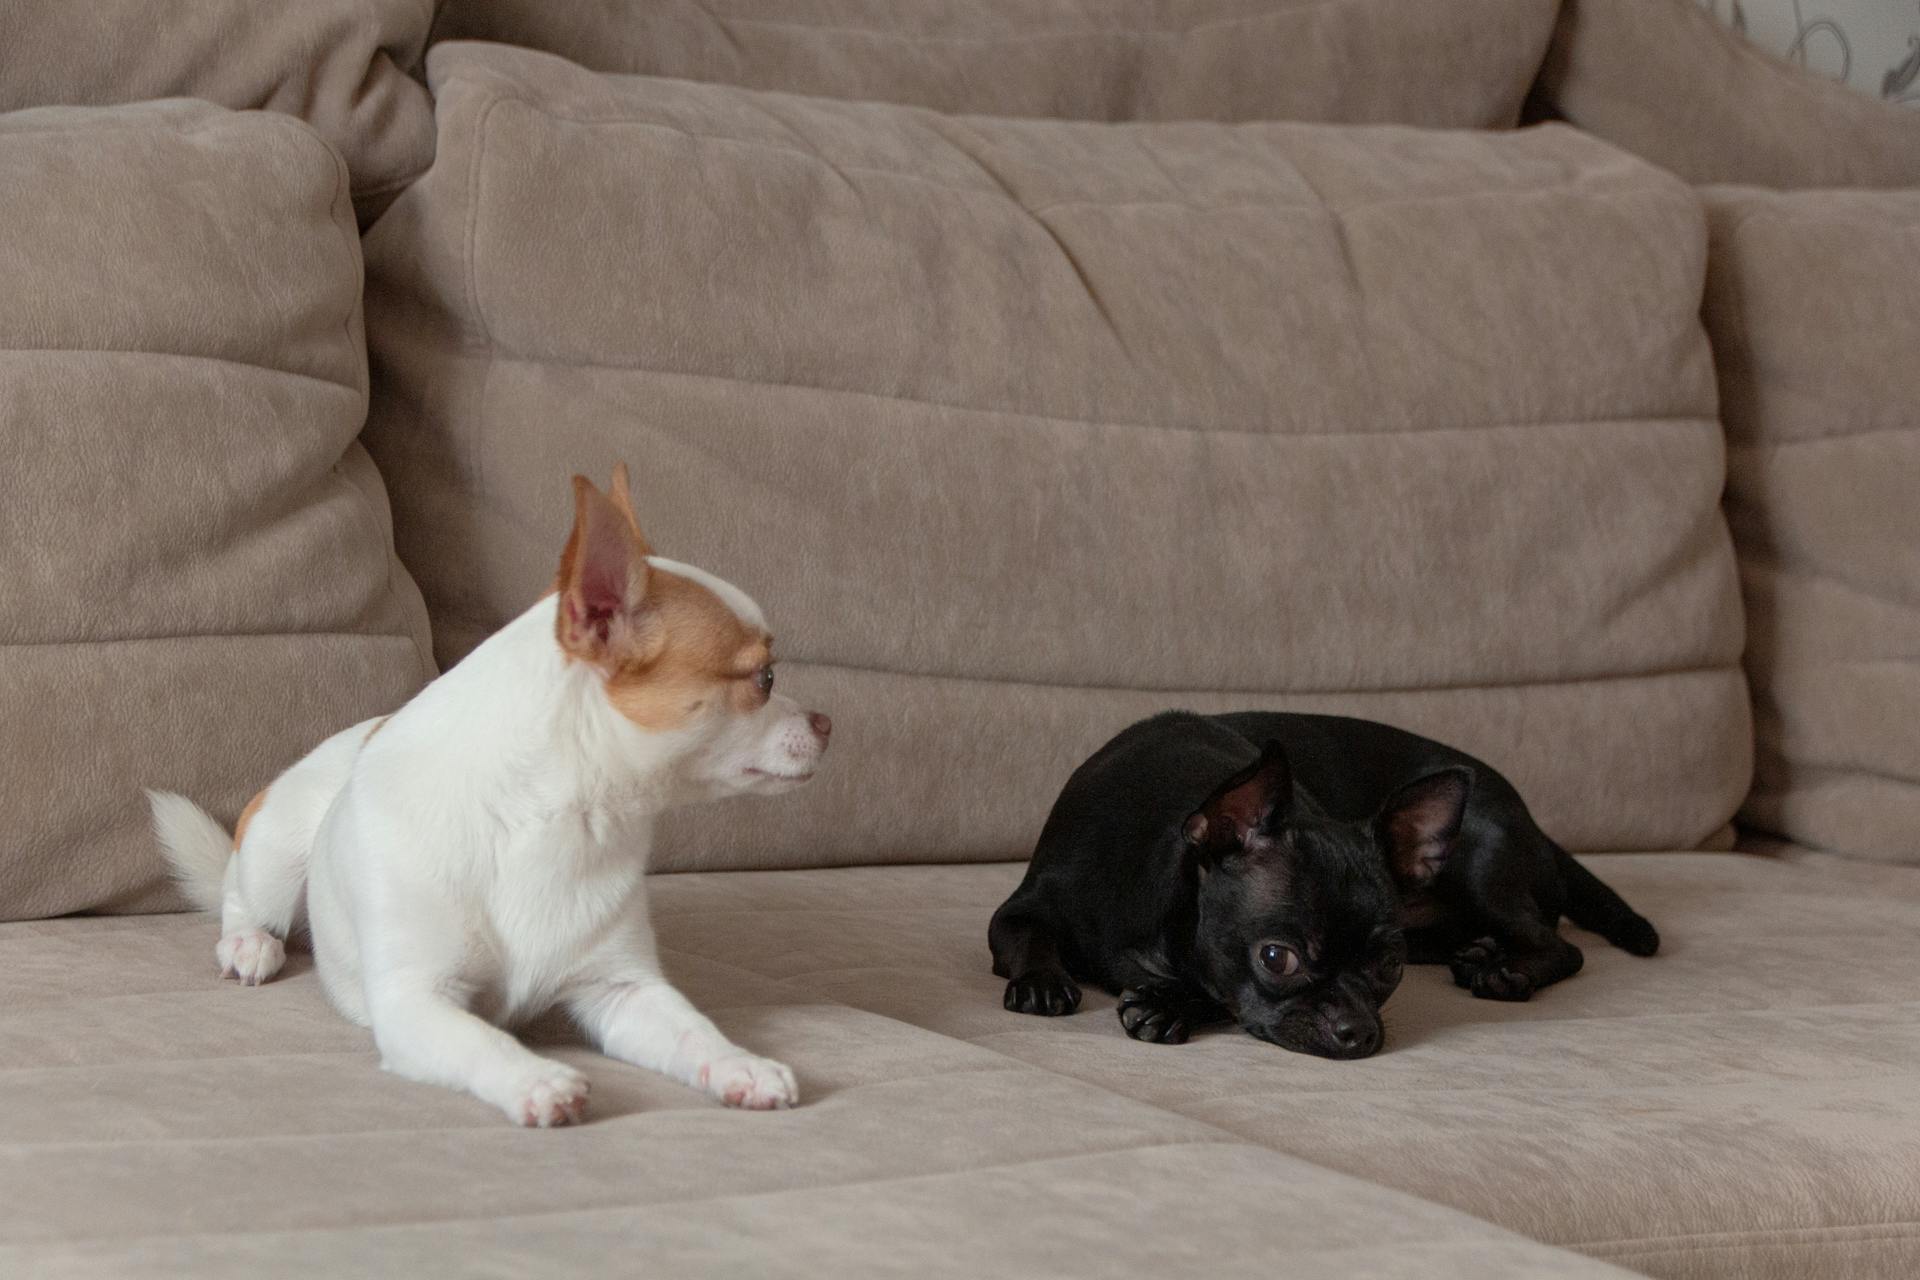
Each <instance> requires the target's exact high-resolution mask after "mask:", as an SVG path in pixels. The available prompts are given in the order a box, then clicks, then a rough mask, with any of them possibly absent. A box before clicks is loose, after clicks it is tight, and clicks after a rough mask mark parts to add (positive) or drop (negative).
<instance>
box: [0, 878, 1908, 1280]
mask: <svg viewBox="0 0 1920 1280" xmlns="http://www.w3.org/2000/svg"><path fill="white" fill-rule="evenodd" d="M1593 865H1594V866H1596V867H1597V868H1598V869H1599V871H1600V872H1601V874H1603V875H1604V876H1606V877H1607V878H1608V880H1609V881H1611V882H1612V883H1613V884H1615V885H1616V886H1617V887H1618V888H1620V890H1621V891H1622V892H1623V893H1625V894H1626V895H1627V897H1628V899H1629V900H1630V901H1632V902H1633V903H1634V904H1635V905H1636V906H1639V907H1641V908H1643V909H1644V910H1646V911H1647V913H1648V914H1649V915H1650V916H1651V917H1652V918H1653V919H1654V921H1655V922H1656V923H1657V924H1658V925H1659V926H1660V928H1661V931H1662V933H1663V935H1664V937H1665V940H1666V945H1665V947H1664V949H1663V951H1662V953H1661V954H1660V955H1659V956H1657V957H1654V958H1652V959H1647V960H1641V959H1636V958H1634V957H1631V956H1627V955H1625V954H1623V953H1621V952H1618V951H1614V950H1612V949H1610V948H1608V947H1606V946H1605V945H1604V944H1603V943H1601V942H1600V941H1599V940H1598V939H1596V938H1592V937H1590V936H1587V935H1581V934H1576V935H1574V936H1575V937H1576V938H1577V940H1578V941H1579V942H1580V943H1581V944H1582V945H1583V946H1584V947H1585V948H1586V951H1587V968H1586V969H1585V971H1584V972H1582V973H1581V974H1579V975H1578V976H1576V977H1574V978H1573V979H1571V980H1569V981H1567V982H1565V983H1562V984H1560V985H1558V986H1555V987H1554V988H1552V989H1551V990H1549V991H1547V992H1545V993H1543V994H1541V995H1540V996H1538V997H1536V998H1535V999H1534V1000H1533V1001H1532V1002H1531V1003H1528V1004H1524V1005H1498V1004H1494V1003H1491V1002H1487V1001H1478V1000H1473V999H1471V998H1470V997H1468V996H1467V995H1466V994H1465V993H1464V992H1461V991H1458V990H1456V989H1455V988H1453V987H1452V986H1451V985H1450V983H1449V982H1448V981H1447V980H1446V978H1445V975H1444V973H1443V972H1441V971H1440V970H1438V969H1434V968H1415V969H1413V970H1411V971H1410V973H1409V976H1408V978H1407V980H1406V982H1405V983H1404V985H1403V986H1402V988H1401V990H1400V991H1399V992H1398V993H1397V994H1396V995H1395V996H1394V998H1393V1000H1392V1001H1391V1002H1390V1004H1389V1005H1388V1007H1387V1013H1388V1044H1387V1048H1386V1049H1385V1051H1383V1052H1382V1053H1381V1054H1380V1055H1379V1056H1377V1057H1375V1058H1371V1059H1368V1060H1365V1061H1361V1062H1328V1061H1324V1060H1321V1059H1315V1058H1308V1057H1304V1056H1300V1055H1295V1054H1289V1053H1285V1052H1283V1051H1281V1050H1279V1049H1276V1048H1274V1047H1273V1046H1271V1045H1265V1044H1261V1043H1259V1042H1257V1041H1254V1040H1252V1039H1251V1038H1249V1037H1247V1036H1244V1035H1241V1034H1239V1033H1238V1032H1234V1031H1230V1030H1222V1031H1219V1032H1213V1033H1208V1034H1205V1035H1202V1036H1200V1037H1199V1038H1197V1039H1196V1040H1195V1041H1193V1042H1192V1043H1191V1044H1188V1045H1185V1046H1161V1045H1147V1044H1139V1043H1136V1042H1134V1041H1131V1040H1128V1039H1127V1038H1126V1037H1125V1036H1124V1034H1123V1033H1122V1031H1121V1029H1120V1026H1119V1023H1118V1021H1117V1019H1115V1017H1114V1015H1113V1009H1112V1005H1113V1001H1112V999H1111V998H1110V997H1106V996H1103V995H1098V994H1090V995H1089V998H1088V1001H1087V1006H1088V1007H1087V1008H1086V1009H1085V1010H1084V1011H1083V1012H1082V1013H1080V1014H1079V1015H1077V1016H1075V1017H1072V1018H1066V1019H1056V1020H1043V1019H1037V1018H1027V1017H1022V1016H1020V1015H1016V1014H1010V1013H1007V1012H1005V1011H1004V1010H1003V1009H1001V1007H1000V988H1001V983H1000V981H999V980H998V979H995V978H994V977H993V976H992V975H991V973H989V971H988V957H987V950H986V944H985V935H986V923H987V918H988V915H989V914H990V912H991V911H992V909H993V907H994V906H995V905H996V904H997V903H998V902H999V901H1000V900H1001V898H1002V897H1003V896H1004V895H1005V893H1006V892H1007V891H1008V890H1009V889H1010V888H1011V887H1012V886H1013V885H1014V883H1015V882H1016V881H1017V879H1018V878H1019V874H1020V870H1021V869H1020V867H1019V866H1017V865H1013V864H1002V865H986V866H970V867H958V866H956V867H870V868H854V869H844V870H831V871H805V872H745V873H740V872H733V873H725V874H717V875H679V876H661V877H657V878H656V879H655V880H654V882H653V889H654V895H655V897H654V905H655V912H654V914H655V919H656V921H657V923H658V927H659V932H660V936H661V943H662V948H663V955H664V959H665V963H666V966H667V969H668V971H669V973H670V975H671V976H672V977H673V978H674V979H675V981H677V982H678V983H680V984H681V985H682V987H683V988H684V989H685V990H686V992H687V993H688V994H689V996H690V997H691V998H692V999H694V1000H695V1001H696V1002H697V1003H698V1004H700V1005H701V1006H702V1007H703V1008H705V1009H707V1010H708V1011H710V1012H711V1013H712V1014H713V1015H714V1016H715V1018H716V1019H717V1020H718V1021H719V1022H720V1023H721V1025H722V1026H723V1027H725V1028H726V1030H727V1031H728V1032H729V1033H730V1034H732V1035H734V1036H736V1037H737V1038H739V1039H740V1040H741V1041H742V1042H743V1043H744V1044H746V1045H748V1046H749V1047H751V1048H754V1049H756V1050H758V1051H761V1052H764V1053H769V1054H774V1055H777V1056H780V1057H782V1058H783V1059H785V1060H787V1061H788V1062H790V1063H791V1064H792V1065H793V1066H794V1068H795V1070H796V1072H797V1073H798V1076H799V1079H800V1087H801V1095H802V1101H801V1105H800V1106H799V1107H798V1108H797V1109H795V1110H793V1111H791V1112H783V1113H770V1114H742V1113H737V1112H729V1111H726V1110H724V1109H722V1108H720V1107H718V1106H717V1105H715V1104H713V1103H711V1102H710V1101H708V1100H706V1099H704V1098H702V1097H699V1096H697V1095H695V1094H694V1093H693V1092H691V1091H689V1090H686V1089H683V1088H681V1087H679V1086H677V1085H674V1084H671V1083H669V1082H667V1081H665V1080H663V1079H662V1078H660V1077H657V1076H654V1075H652V1074H650V1073H647V1072H644V1071H641V1070H638V1069H635V1068H630V1067H625V1066H621V1065H619V1064H616V1063H613V1062H611V1061H608V1060H606V1059H603V1058H601V1057H599V1056H598V1055H596V1054H594V1053H593V1052H591V1051H590V1050H588V1049H586V1048H584V1047H578V1046H577V1045H575V1044H574V1042H572V1041H571V1039H570V1037H569V1035H568V1033H567V1032H566V1031H565V1029H564V1027H562V1026H558V1025H549V1026H547V1027H544V1028H541V1029H539V1030H538V1031H537V1032H536V1034H535V1037H534V1038H535V1039H537V1040H538V1041H540V1042H541V1043H543V1044H548V1045H555V1046H558V1047H556V1048H555V1049H554V1050H553V1051H554V1052H557V1053H558V1054H559V1056H561V1057H563V1058H565V1059H566V1060H567V1061H569V1062H572V1063H574V1064H575V1065H577V1066H580V1067H581V1068H582V1069H583V1070H585V1071H586V1072H588V1074H589V1075H590V1077H591V1079H592V1081H593V1086H594V1091H593V1103H592V1106H593V1111H592V1115H591V1119H590V1122H589V1123H588V1124H587V1125H586V1126H584V1127H582V1128H580V1129H575V1130H559V1131H553V1132H546V1133H539V1132H527V1131H522V1130H518V1129H515V1128H514V1127H512V1126H511V1125H508V1124H507V1123H506V1122H505V1121H503V1120H502V1119H501V1118H500V1116H499V1115H498V1114H497V1113H495V1112H494V1111H493V1110H492V1109H491V1108H489V1107H487V1106H485V1105H484V1104H482V1103H480V1102H477V1101H474V1100H472V1099H469V1098H466V1097H463V1096H462V1095H459V1094H455V1093H452V1092H450V1091H447V1090H443V1089H438V1088H434V1087H431V1086H425V1085H417V1084H411V1083H408V1082H406V1081H402V1080H399V1079H397V1078H396V1077H393V1076H390V1075H387V1074H385V1073H382V1072H381V1071H379V1070H378V1069H377V1066H376V1058H375V1053H374V1050H373V1046H372V1042H371V1039H370V1037H369V1036H368V1034H367V1033H366V1032H365V1031H363V1030H361V1029H359V1028H356V1027H354V1026H352V1025H351V1024H349V1023H347V1022H346V1021H345V1020H344V1019H341V1018H340V1017H338V1016H337V1015H336V1014H334V1013H333V1012H332V1011H331V1009H330V1008H328V1006H327V1005H326V1003H325V1000H324V997H323V996H322V994H321V992H320V990H319V988H318V984H317V982H316V980H315V977H314V974H313V973H312V971H311V968H310V962H309V960H308V958H307V957H306V956H305V955H304V954H302V953H296V954H295V955H294V956H293V958H292V960H291V962H290V967H289V970H288V974H287V976H286V977H284V978H283V979H281V980H278V981H275V982H274V983H271V984H269V985H267V986H265V987H260V988H257V989H245V988H241V987H239V986H237V985H235V984H234V983H232V982H222V981H221V980H220V979H219V978H217V977H216V976H215V975H214V973H213V968H212V963H211V958H210V951H211V948H212V946H213V942H214V937H215V933H216V927H215V924H214V921H213V920H212V919H211V917H206V916H176V917H164V918H150V919H143V920H137V921H136V920H125V919H121V920H60V921H46V922H32V923H24V924H13V925H7V926H4V927H0V1072H4V1078H5V1080H6V1082H7V1084H8V1086H9V1088H10V1089H11V1090H13V1091H14V1093H15V1095H16V1096H18V1097H21V1098H30V1099H33V1100H34V1102H33V1105H30V1106H28V1105H21V1106H15V1107H10V1108H7V1109H6V1110H5V1111H4V1113H0V1274H6V1275H18V1276H27V1275H35V1276H38V1275H74V1276H88V1277H101V1276H123V1275H155V1274H174V1275H180V1274H187V1275H194V1276H197V1277H207V1278H210V1280H218V1278H219V1277H225V1276H230V1275H231V1276H238V1275H257V1274H260V1273H261V1272H262V1271H264V1270H272V1271H273V1272H274V1273H275V1274H289V1273H291V1274H325V1275H340V1274H347V1273H369V1274H397V1273H406V1274H429V1273H430V1274H441V1273H454V1272H474V1271H485V1272H488V1273H498V1274H520V1273H523V1272H528V1271H537V1272H538V1273H539V1274H541V1275H555V1276H574V1275H579V1276H587V1275H595V1276H598V1275H604V1274H606V1272H607V1268H608V1266H609V1265H610V1264H609V1259H618V1260H620V1265H623V1266H626V1267H628V1268H629V1269H638V1270H641V1271H644V1272H646V1273H648V1274H652V1273H655V1272H667V1273H678V1274H689V1273H691V1274H702V1273H705V1274H733V1275H741V1274H754V1275H778V1276H819V1275H846V1276H866V1275H899V1274H901V1273H902V1272H903V1271H904V1272H908V1273H912V1274H927V1275H935V1276H979V1275H1004V1276H1057V1275H1095V1274H1097V1275H1102V1276H1114V1275H1118V1276H1133V1275H1140V1276H1149V1275H1153V1276H1164V1275H1171V1274H1187V1273H1189V1271H1190V1269H1191V1268H1192V1267H1193V1266H1194V1265H1195V1264H1196V1263H1198V1262H1200V1261H1202V1260H1204V1262H1205V1264H1206V1267H1207V1272H1208V1274H1215V1275H1224V1276H1271V1275H1278V1276H1301V1277H1311V1276H1330V1275H1331V1276H1369V1277H1372V1276H1385V1277H1401V1276H1404V1277H1408V1278H1409V1280H1411V1278H1414V1277H1421V1278H1427V1277H1439V1278H1441V1280H1447V1278H1449V1277H1454V1276H1462V1277H1476V1278H1478V1277H1488V1276H1494V1277H1503V1276H1513V1277H1548V1278H1551V1277H1557V1276H1566V1277H1584V1276H1589V1275H1596V1276H1597V1275H1604V1274H1612V1273H1611V1272H1610V1271H1608V1270H1607V1269H1605V1268H1603V1267H1602V1266H1601V1264H1600V1263H1598V1262H1593V1263H1589V1262H1587V1261H1585V1260H1583V1259H1578V1258H1573V1257H1570V1256H1569V1255H1567V1254H1562V1253H1556V1252H1554V1251H1552V1250H1550V1249H1547V1248H1544V1247H1541V1246H1538V1245H1531V1244H1526V1243H1523V1242H1521V1241H1519V1240H1517V1239H1516V1238H1515V1237H1513V1236H1510V1235H1505V1234H1502V1233H1500V1232H1498V1231H1496V1230H1495V1229H1493V1228H1491V1227H1485V1226H1481V1225H1479V1224H1476V1223H1475V1222H1473V1221H1472V1220H1470V1219H1468V1218H1466V1217H1464V1216H1463V1215H1462V1214H1461V1213H1460V1212H1459V1211H1460V1210H1465V1211H1466V1213H1468V1214H1473V1215H1478V1216H1481V1217H1483V1218H1485V1219H1487V1220H1488V1221H1490V1222H1492V1223H1495V1224H1498V1225H1499V1226H1504V1227H1507V1228H1512V1229H1514V1230H1517V1231H1519V1232H1521V1233H1524V1234H1525V1235H1527V1236H1531V1237H1534V1238H1536V1239H1538V1240H1541V1241H1545V1242H1549V1243H1551V1244H1558V1245H1568V1246H1574V1247H1576V1248H1578V1249H1579V1250H1580V1251H1582V1252H1583V1253H1587V1254H1591V1255H1594V1256H1595V1257H1597V1258H1604V1259H1609V1260H1612V1261H1616V1262H1618V1263H1620V1264H1622V1265H1624V1266H1626V1267H1628V1268H1630V1269H1631V1270H1633V1271H1638V1272H1643V1273H1646V1274H1651V1275H1656V1276H1663V1277H1675V1278H1676V1280H1678V1278H1684V1280H1710V1278H1713V1280H1801V1278H1802V1277H1806V1276H1812V1275H1821V1276H1829V1275H1846V1276H1850V1277H1885V1278H1886V1280H1895V1278H1896V1277H1908V1276H1911V1275H1913V1274H1915V1272H1916V1269H1920V1236H1916V1231H1917V1230H1920V1228H1916V1227H1915V1225H1914V1224H1913V1222H1912V1208H1913V1205H1914V1204H1915V1203H1916V1201H1917V1200H1920V1165H1916V1164H1915V1162H1914V1161H1913V1160H1912V1158H1911V1156H1912V1151H1913V1149H1914V1146H1915V1144H1916V1142H1920V1120H1917V1119H1916V1114H1915V1109H1914V1103H1913V1098H1914V1097H1915V1096H1916V1093H1917V1092H1920V1067H1917V1066H1916V1064H1917V1063H1920V1003H1916V1002H1915V993H1914V989H1913V980H1912V979H1913V947H1912V940H1913V938H1914V937H1915V936H1916V933H1920V872H1916V871H1914V870H1912V869H1909V868H1898V867H1876V866H1870V865H1867V864H1862V863H1844V862H1837V861H1835V860H1831V859H1828V860H1819V859H1814V860H1811V861H1809V862H1806V863H1796V862H1790V861H1783V860H1776V859H1768V858H1757V857H1745V856H1736V855H1701V854H1692V855H1658V854H1655V855H1630V856H1623V857H1602V858H1597V859H1594V860H1593ZM1841 938H1844V939H1846V943H1845V945H1844V947H1842V946H1839V945H1836V942H1835V940H1836V939H1841ZM1407 1192H1412V1193H1413V1194H1412V1195H1408V1194H1406V1193H1407ZM1415 1197H1420V1199H1416V1198H1415ZM1423 1200H1424V1203H1423Z"/></svg>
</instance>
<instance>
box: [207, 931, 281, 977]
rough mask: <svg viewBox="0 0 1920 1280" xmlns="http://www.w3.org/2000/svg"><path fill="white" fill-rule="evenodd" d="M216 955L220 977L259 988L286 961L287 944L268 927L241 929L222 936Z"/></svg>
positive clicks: (215, 949)
mask: <svg viewBox="0 0 1920 1280" xmlns="http://www.w3.org/2000/svg"><path fill="white" fill-rule="evenodd" d="M213 958H214V959H215V960H216V961H218V962H219V964H220V976H221V977H223V978H238V979H239V980H240V981H241V982H242V983H244V984H246V985H247V986H249V987H257V986H259V985H260V984H261V983H263V982H265V981H267V980H268V979H269V978H271V977H273V975H274V974H276V973H278V972H280V966H281V965H283V964H285V963H286V962H287V947H286V944H285V943H283V942H281V941H280V939H278V938H276V937H274V936H273V935H272V934H270V933H268V932H267V931H266V930H265V929H241V930H239V931H238V932H236V933H230V934H228V935H227V936H226V937H224V938H222V939H220V942H219V945H217V946H215V947H214V949H213Z"/></svg>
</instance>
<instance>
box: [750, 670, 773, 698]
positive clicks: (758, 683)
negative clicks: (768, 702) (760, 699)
mask: <svg viewBox="0 0 1920 1280" xmlns="http://www.w3.org/2000/svg"><path fill="white" fill-rule="evenodd" d="M753 687H754V688H756V689H758V690H759V691H760V692H761V693H762V694H763V695H764V694H770V693H772V692H773V664H772V663H771V662H769V663H768V664H767V665H766V666H764V667H762V668H760V669H759V670H758V671H756V672H754V673H753Z"/></svg>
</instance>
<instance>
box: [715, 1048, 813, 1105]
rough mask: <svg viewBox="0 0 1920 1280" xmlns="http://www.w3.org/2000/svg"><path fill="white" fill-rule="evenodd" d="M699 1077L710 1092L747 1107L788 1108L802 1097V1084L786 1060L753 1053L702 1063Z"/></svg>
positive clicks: (721, 1099)
mask: <svg viewBox="0 0 1920 1280" xmlns="http://www.w3.org/2000/svg"><path fill="white" fill-rule="evenodd" d="M696 1078H697V1079H698V1080H699V1082H700V1087H701V1088H703V1089H705V1090H706V1091H707V1092H708V1093H710V1094H712V1095H713V1096H714V1097H716V1098H718V1099H720V1101H722V1102H724V1103H726V1104H727V1105H728V1106H730V1107H739V1108H741V1109H742V1110H745V1111H784V1110H786V1109H787V1108H788V1107H790V1106H792V1105H793V1104H794V1103H796V1102H798V1101H800V1086H799V1085H798V1084H796V1083H795V1082H794V1078H793V1072H792V1071H791V1070H790V1069H789V1068H788V1067H787V1065H786V1064H785V1063H783V1062H775V1061H773V1059H771V1058H756V1057H754V1056H753V1055H752V1054H750V1053H740V1054H733V1055H730V1056H728V1057H724V1058H715V1059H714V1060H713V1061H712V1062H707V1063H702V1064H701V1067H700V1070H699V1072H698V1073H697V1075H696Z"/></svg>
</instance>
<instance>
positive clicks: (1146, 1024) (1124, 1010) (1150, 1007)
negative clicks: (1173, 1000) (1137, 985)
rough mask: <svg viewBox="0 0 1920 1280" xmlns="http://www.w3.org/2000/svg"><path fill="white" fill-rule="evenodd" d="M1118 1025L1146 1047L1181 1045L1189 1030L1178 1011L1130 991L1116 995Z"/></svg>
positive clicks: (1183, 1017) (1183, 1016)
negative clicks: (1118, 1002)
mask: <svg viewBox="0 0 1920 1280" xmlns="http://www.w3.org/2000/svg"><path fill="white" fill-rule="evenodd" d="M1118 1012H1119V1014H1120V1025H1121V1026H1122V1027H1124V1028H1125V1029H1126V1032H1127V1034H1128V1035H1130V1036H1132V1037H1133V1038H1134V1039H1135V1040H1145V1041H1147V1042H1148V1043H1150V1044H1185V1043H1186V1042H1187V1037H1188V1036H1189V1035H1190V1034H1191V1033H1192V1028H1191V1027H1190V1026H1188V1025H1187V1018H1186V1016H1185V1015H1184V1014H1183V1013H1181V1012H1180V1010H1178V1009H1175V1008H1171V1007H1169V1006H1166V1005H1162V1004H1158V1003H1156V1002H1155V1001H1154V999H1153V997H1151V996H1149V995H1146V994H1144V993H1143V992H1140V991H1135V990H1133V989H1132V988H1129V989H1127V990H1126V991H1123V992H1121V993H1120V1005H1119V1009H1118Z"/></svg>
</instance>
